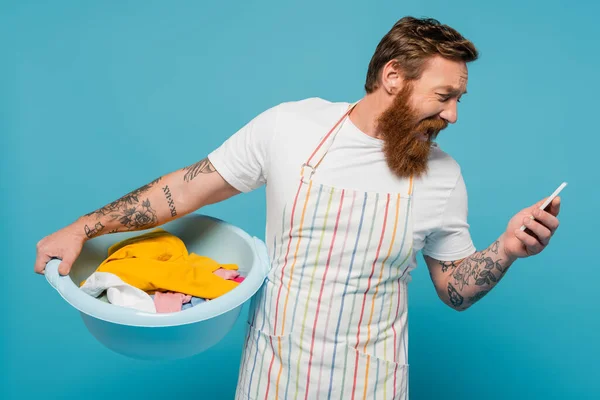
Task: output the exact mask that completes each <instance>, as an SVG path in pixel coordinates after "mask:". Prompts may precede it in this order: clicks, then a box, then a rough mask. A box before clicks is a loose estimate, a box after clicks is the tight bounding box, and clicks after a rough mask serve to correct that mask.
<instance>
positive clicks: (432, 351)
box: [0, 0, 600, 400]
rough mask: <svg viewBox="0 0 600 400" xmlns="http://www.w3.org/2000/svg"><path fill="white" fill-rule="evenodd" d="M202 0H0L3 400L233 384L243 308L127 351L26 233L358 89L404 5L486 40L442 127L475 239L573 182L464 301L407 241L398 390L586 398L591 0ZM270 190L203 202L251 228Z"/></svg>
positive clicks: (594, 176) (594, 342)
mask: <svg viewBox="0 0 600 400" xmlns="http://www.w3.org/2000/svg"><path fill="white" fill-rule="evenodd" d="M206 3H208V2H194V1H177V2H166V1H164V2H159V1H103V2H80V1H77V2H76V1H55V2H46V1H44V2H42V1H40V2H33V1H8V2H7V1H3V2H2V3H1V5H0V45H1V49H2V57H1V58H2V61H1V62H0V148H1V149H2V154H1V157H0V167H1V170H0V171H1V174H0V178H1V179H0V187H1V188H2V207H0V213H1V215H0V216H1V221H2V224H1V229H2V232H1V233H2V238H1V239H2V240H1V243H2V247H3V249H2V250H3V253H4V255H5V256H4V258H3V270H4V272H3V277H4V284H3V285H2V290H0V296H2V299H1V304H2V307H3V310H2V313H3V315H4V321H3V323H2V329H1V332H2V333H1V335H2V356H1V357H0V359H1V360H2V373H1V374H0V377H1V379H2V381H1V382H0V397H2V398H4V399H17V398H19V399H20V398H27V397H32V398H38V397H40V398H41V397H42V396H43V397H44V398H69V397H75V396H83V395H85V397H86V398H89V399H108V398H112V399H121V398H129V397H130V396H133V395H136V396H139V397H140V398H148V399H150V398H151V399H160V398H165V397H167V396H182V397H189V396H192V397H193V398H206V399H221V398H223V399H229V398H232V397H233V394H234V391H235V384H236V380H237V373H238V368H239V358H240V352H241V346H242V342H243V326H244V324H243V320H244V318H243V317H242V318H240V320H239V321H238V324H237V325H236V327H235V328H234V330H233V331H232V332H231V333H230V334H229V335H228V336H227V337H226V338H225V339H224V340H223V341H222V342H220V343H219V344H218V345H216V346H215V347H213V348H212V349H210V350H209V351H207V352H205V353H203V354H201V355H198V356H196V357H194V358H190V359H186V360H180V361H175V362H165V363H157V362H143V361H136V360H131V359H127V358H124V357H122V356H120V355H117V354H114V353H112V352H110V351H109V350H107V349H105V348H104V347H102V346H101V345H100V344H99V343H98V342H96V341H95V340H94V339H93V338H92V337H91V335H90V334H89V333H88V332H87V330H86V329H85V327H84V325H83V323H82V321H81V319H80V318H79V316H78V313H77V312H76V311H75V310H74V309H72V308H70V307H69V306H67V304H66V303H65V302H64V301H63V300H62V299H61V298H60V296H59V295H58V294H57V293H56V292H54V291H53V289H51V287H50V286H49V285H48V284H47V282H46V281H45V279H44V278H43V277H41V276H39V275H35V274H33V264H34V258H35V244H36V243H37V241H38V240H40V239H41V238H42V237H43V236H45V235H47V234H50V233H51V232H53V231H55V230H57V229H59V228H61V227H63V226H64V225H66V224H68V223H70V222H72V221H73V220H75V219H76V218H77V217H79V216H80V215H82V214H84V213H87V212H89V211H92V210H94V209H96V208H98V207H100V206H102V205H104V204H106V203H108V202H110V201H112V200H114V199H116V198H118V197H120V196H121V195H123V194H125V193H127V192H129V191H130V190H132V189H134V188H137V187H138V186H141V185H142V184H144V183H146V182H148V181H150V180H152V179H154V178H156V177H157V176H160V175H162V174H165V173H167V172H170V171H172V170H174V169H177V168H181V167H182V166H184V165H188V164H190V163H193V162H195V161H198V160H199V159H202V158H204V157H205V155H206V154H207V153H208V152H210V151H211V150H212V149H214V148H215V147H216V146H218V145H220V144H221V143H222V142H223V141H224V140H225V139H226V138H227V137H228V136H229V135H231V134H232V133H234V132H235V131H236V130H237V129H239V128H240V127H241V126H242V125H244V124H245V123H246V122H247V121H249V120H250V119H251V118H252V117H254V116H255V115H257V114H258V113H260V112H261V111H263V110H265V109H266V108H268V107H271V106H273V105H275V104H277V103H279V102H282V101H290V100H298V99H302V98H306V97H313V96H319V97H323V98H326V99H328V100H331V101H355V100H357V99H359V98H360V97H362V95H363V89H362V87H363V83H364V77H365V74H366V69H367V65H368V62H369V60H370V57H371V55H372V53H373V51H374V49H375V46H376V45H377V43H378V41H379V39H380V38H381V37H382V36H383V35H384V34H385V33H386V32H387V31H388V30H389V28H391V26H392V25H393V23H394V22H396V20H398V19H399V18H401V17H402V16H404V15H415V16H419V17H420V16H430V17H434V18H437V19H439V20H440V21H441V22H443V23H447V24H450V25H451V26H453V27H455V28H456V29H458V30H459V31H460V32H461V33H463V34H464V35H465V36H466V37H467V38H469V39H471V40H473V41H474V43H475V44H476V46H477V47H478V48H479V50H480V52H481V58H480V60H479V61H477V62H476V63H475V64H472V65H471V66H470V77H469V78H470V79H469V88H468V89H469V94H468V95H467V96H465V97H464V98H463V101H462V103H461V105H460V107H459V122H458V124H456V125H455V126H452V127H450V128H449V129H448V130H447V131H445V132H444V133H443V134H442V135H440V144H441V146H442V148H443V149H444V150H446V151H447V152H449V153H450V154H451V155H452V156H453V157H454V158H455V159H456V160H457V161H458V162H459V163H460V164H461V166H462V169H463V174H464V178H465V181H466V184H467V188H468V190H469V206H470V207H469V222H470V224H471V229H472V236H473V239H474V242H475V244H476V246H477V247H478V248H479V249H482V248H485V247H487V246H488V245H489V244H490V243H491V242H492V241H493V240H495V239H496V238H497V237H498V236H499V235H500V234H501V233H502V232H503V230H504V228H505V226H506V223H507V222H508V220H509V218H510V217H511V216H512V215H514V214H515V213H516V212H518V211H519V210H520V209H522V208H524V207H526V206H529V205H531V204H533V203H534V202H536V201H538V200H539V199H541V198H542V197H544V196H547V195H548V194H549V193H551V192H552V191H553V190H554V189H555V188H556V187H557V186H558V185H559V184H560V183H561V182H562V181H568V182H569V186H567V188H566V189H565V190H564V192H563V194H562V199H563V208H562V211H561V215H560V219H561V227H560V229H559V230H558V232H557V233H556V235H555V237H554V238H553V240H552V242H551V244H550V246H549V247H548V248H547V249H546V250H545V251H544V252H543V253H542V254H540V255H538V256H536V257H533V258H529V259H525V260H520V261H518V262H517V263H516V264H514V265H513V267H512V268H511V270H510V271H509V273H508V274H507V276H506V277H505V278H504V279H503V281H502V282H501V283H500V284H499V285H498V286H497V287H496V288H495V290H494V291H493V292H492V293H490V294H489V295H488V296H487V297H486V298H484V299H483V300H482V301H481V302H480V303H478V304H476V305H475V306H474V307H472V308H471V309H469V310H468V311H466V312H464V313H457V312H455V311H453V310H452V309H450V308H449V307H447V306H445V305H444V304H443V303H442V302H441V301H439V300H438V298H437V296H436V294H435V291H434V289H433V285H432V283H431V281H430V279H429V276H428V273H427V270H426V267H425V264H424V263H423V262H422V259H421V257H419V259H420V265H419V268H417V270H416V271H415V272H414V274H413V276H414V278H413V282H412V283H411V292H410V309H411V311H410V363H411V375H410V384H411V395H412V396H411V397H412V398H415V399H431V398H444V399H463V400H466V399H481V398H486V399H506V398H528V399H547V398H577V399H585V398H596V396H598V395H599V394H600V374H599V367H598V363H597V360H598V358H599V356H600V341H599V340H598V333H597V332H598V329H600V322H599V318H600V312H599V309H600V307H599V306H598V302H599V301H598V296H597V293H598V282H599V281H600V272H599V271H600V270H599V268H598V267H599V265H598V261H597V260H598V258H597V255H596V254H595V250H596V249H597V240H596V232H597V225H598V222H599V221H598V208H597V206H598V196H599V195H600V190H599V189H598V187H599V185H598V183H599V179H598V175H599V174H598V170H599V169H598V167H597V165H596V162H597V145H598V143H599V139H598V129H597V117H598V106H597V105H598V93H599V91H600V88H599V86H598V75H597V74H598V70H600V60H599V55H598V53H599V52H598V45H597V38H598V37H599V36H600V24H598V21H597V15H598V13H599V12H600V7H599V6H598V5H597V4H598V3H595V5H593V2H583V1H580V2H576V3H577V4H578V5H570V6H567V4H568V3H571V2H568V1H566V0H565V1H548V0H545V1H541V0H537V1H528V2H526V5H523V4H521V3H524V2H522V1H516V0H509V1H506V0H505V1H502V2H483V1H453V2H447V1H441V0H440V1H431V0H429V1H420V2H419V1H403V2H399V1H395V2H391V1H368V2H367V1H361V2H358V1H352V2H349V1H344V2H334V1H322V0H321V1H302V2H297V3H296V4H295V5H292V4H288V2H281V1H268V2H267V1H262V2H255V1H221V2H211V3H214V4H210V5H209V4H206ZM449 3H451V4H452V5H449ZM584 3H585V4H586V5H583V4H584ZM264 204H265V201H264V190H262V189H261V190H257V191H255V192H253V193H250V194H247V195H242V196H237V197H235V198H233V199H230V200H228V201H226V202H224V203H221V204H217V205H213V206H210V207H207V208H205V209H203V210H202V212H203V213H207V214H210V215H213V216H216V217H219V218H223V219H225V220H227V221H229V222H231V223H233V224H235V225H238V226H240V227H242V228H243V229H245V230H246V231H247V232H249V233H250V234H252V235H256V236H258V237H261V238H263V237H264V218H265V210H264ZM246 312H247V310H246V309H244V315H245V313H246Z"/></svg>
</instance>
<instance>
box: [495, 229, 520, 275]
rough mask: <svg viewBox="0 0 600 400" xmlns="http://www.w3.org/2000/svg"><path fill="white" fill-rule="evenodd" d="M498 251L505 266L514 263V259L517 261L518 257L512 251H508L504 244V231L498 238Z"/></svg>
mask: <svg viewBox="0 0 600 400" xmlns="http://www.w3.org/2000/svg"><path fill="white" fill-rule="evenodd" d="M498 242H499V243H498V244H499V246H498V253H499V256H500V258H501V259H502V260H506V261H505V263H506V265H505V266H506V267H508V266H509V265H511V264H512V263H514V262H515V261H517V259H518V258H519V257H518V256H516V255H515V254H513V253H512V252H510V251H509V250H508V249H507V248H506V246H505V243H506V232H504V233H503V234H502V236H500V238H499V239H498Z"/></svg>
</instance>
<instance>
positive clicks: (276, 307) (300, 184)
mask: <svg viewBox="0 0 600 400" xmlns="http://www.w3.org/2000/svg"><path fill="white" fill-rule="evenodd" d="M311 186H312V181H311V182H310V184H309V185H308V193H307V194H306V199H305V201H304V210H306V202H307V201H308V197H309V194H310V188H311ZM300 189H302V180H300V183H299V184H298V191H297V192H296V197H294V205H293V206H292V214H291V216H290V233H289V240H288V243H287V249H286V251H285V260H284V262H283V266H282V267H281V277H280V278H279V291H278V293H277V302H276V303H275V325H274V327H273V332H277V314H278V312H279V297H280V296H281V288H283V275H284V273H285V267H286V266H287V261H288V256H289V254H290V247H291V245H292V232H293V229H294V214H295V213H296V205H297V204H298V195H299V194H300ZM303 221H304V212H303V213H302V219H301V221H300V228H302V222H303ZM301 237H302V236H301V235H299V236H298V241H300V238H301ZM282 325H283V324H282Z"/></svg>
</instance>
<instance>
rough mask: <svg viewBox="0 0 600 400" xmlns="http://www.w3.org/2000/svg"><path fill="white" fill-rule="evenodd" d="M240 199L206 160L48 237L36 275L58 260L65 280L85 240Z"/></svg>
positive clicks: (42, 245)
mask: <svg viewBox="0 0 600 400" xmlns="http://www.w3.org/2000/svg"><path fill="white" fill-rule="evenodd" d="M238 193H239V191H237V190H236V189H235V188H233V187H232V186H231V185H229V183H227V182H226V181H225V180H224V179H223V178H222V177H221V175H220V174H219V173H218V172H217V171H216V170H215V168H214V167H213V165H212V164H211V162H210V161H209V160H208V158H205V159H203V160H201V161H198V162H197V163H195V164H192V165H189V166H187V167H185V168H182V169H180V170H177V171H174V172H171V173H169V174H167V175H165V176H162V177H160V178H158V179H155V180H154V181H152V182H150V183H148V184H146V185H144V186H142V187H140V188H138V189H135V190H134V191H132V192H130V193H128V194H126V195H125V196H123V197H121V198H120V199H118V200H115V201H113V202H112V203H110V204H107V205H105V206H104V207H101V208H99V209H97V210H95V211H92V212H91V213H89V214H86V215H84V216H82V217H80V218H78V219H77V220H76V221H75V222H73V223H72V224H70V225H68V226H66V227H64V228H63V229H61V230H59V231H57V232H55V233H53V234H51V235H49V236H46V237H45V238H43V239H42V240H40V242H38V244H37V257H36V263H35V267H34V270H35V272H38V273H42V272H43V271H44V268H45V265H46V263H47V262H48V260H50V259H51V258H52V257H58V258H61V259H62V260H63V261H62V262H61V266H60V268H59V271H60V272H61V273H63V274H66V273H68V272H69V270H70V268H71V265H72V263H73V262H74V261H75V259H76V258H77V257H78V255H79V252H80V251H81V248H82V246H83V243H84V242H85V241H86V240H89V239H91V238H93V237H96V236H99V235H103V234H105V233H113V232H123V231H136V230H142V229H148V228H152V227H155V226H158V225H162V224H164V223H166V222H169V221H171V220H173V219H176V218H178V217H181V216H183V215H185V214H188V213H190V212H192V211H195V210H197V209H198V208H201V207H203V206H206V205H208V204H212V203H216V202H219V201H222V200H225V199H227V198H229V197H231V196H234V195H236V194H238Z"/></svg>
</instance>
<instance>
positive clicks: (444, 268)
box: [440, 261, 458, 272]
mask: <svg viewBox="0 0 600 400" xmlns="http://www.w3.org/2000/svg"><path fill="white" fill-rule="evenodd" d="M455 263H456V261H440V264H441V265H442V272H446V271H448V268H452V271H454V270H455V269H456V267H458V265H456V264H455Z"/></svg>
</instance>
